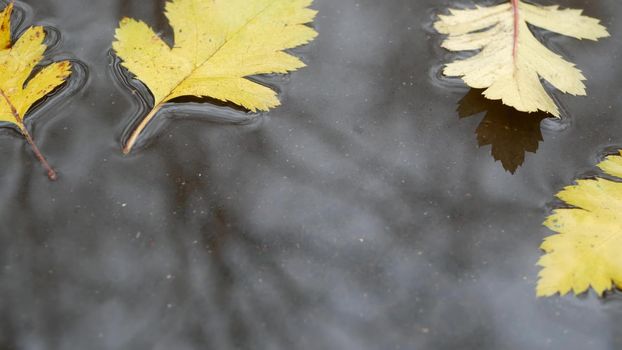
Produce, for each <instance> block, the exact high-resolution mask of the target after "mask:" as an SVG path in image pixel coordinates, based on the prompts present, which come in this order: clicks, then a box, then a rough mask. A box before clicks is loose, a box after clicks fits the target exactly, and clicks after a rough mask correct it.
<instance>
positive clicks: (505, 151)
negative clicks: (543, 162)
mask: <svg viewBox="0 0 622 350" xmlns="http://www.w3.org/2000/svg"><path fill="white" fill-rule="evenodd" d="M482 91H483V90H479V89H471V90H470V91H469V92H468V93H467V94H466V95H465V96H464V97H463V98H462V99H461V100H460V102H459V103H458V115H459V116H460V118H461V119H462V118H468V117H472V116H478V115H480V114H482V113H485V114H484V119H482V121H481V122H480V123H479V126H478V127H477V129H476V130H475V133H476V134H477V144H478V145H479V147H484V146H488V145H490V146H491V151H490V153H491V155H492V157H493V158H494V159H495V160H496V161H500V162H501V165H503V168H504V169H505V170H507V171H509V172H510V173H512V174H514V173H516V171H517V170H518V168H520V166H521V165H523V163H524V162H525V153H527V152H531V153H536V152H537V151H538V146H539V144H540V142H543V141H544V138H543V137H542V130H541V128H540V123H541V122H542V120H544V119H546V118H549V117H550V115H548V114H547V113H544V112H537V113H525V112H520V111H517V110H516V109H514V108H512V107H509V106H506V105H504V104H503V103H502V102H501V101H493V100H489V99H487V98H485V97H484V95H482Z"/></svg>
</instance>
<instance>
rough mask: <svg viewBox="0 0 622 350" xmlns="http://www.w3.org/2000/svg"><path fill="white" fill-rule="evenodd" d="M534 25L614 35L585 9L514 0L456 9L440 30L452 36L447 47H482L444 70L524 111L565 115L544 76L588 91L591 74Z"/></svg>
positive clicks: (563, 87) (580, 34) (564, 87)
mask: <svg viewBox="0 0 622 350" xmlns="http://www.w3.org/2000/svg"><path fill="white" fill-rule="evenodd" d="M528 25H532V26H534V27H538V28H542V29H546V30H549V31H551V32H555V33H559V34H563V35H566V36H570V37H573V38H577V39H590V40H598V39H599V38H603V37H607V36H609V34H608V32H607V29H606V28H605V27H604V26H602V25H600V24H599V21H598V20H597V19H594V18H591V17H587V16H584V15H582V11H581V10H576V9H560V8H559V7H558V6H547V7H542V6H536V5H531V4H527V3H524V2H521V1H519V0H512V1H511V3H510V2H509V1H508V2H506V3H503V4H500V5H495V6H490V7H481V6H477V7H476V8H474V9H464V10H458V9H451V10H450V14H449V15H441V16H439V19H438V21H437V22H436V23H435V24H434V27H435V28H436V30H438V31H439V32H440V33H442V34H448V35H449V37H448V38H447V39H446V40H445V41H444V42H443V44H442V46H443V47H444V48H446V49H448V50H450V51H471V50H478V51H479V52H478V53H477V54H475V55H474V56H472V57H470V58H467V59H463V60H457V61H455V62H453V63H450V64H448V65H447V66H446V67H445V69H444V71H443V73H444V74H445V75H446V76H450V77H461V78H462V80H464V82H465V83H466V84H467V85H468V86H470V87H472V88H476V89H486V90H485V91H484V92H483V94H484V96H486V98H489V99H491V100H502V102H503V103H504V104H506V105H508V106H512V107H514V108H516V109H517V110H519V111H523V112H536V111H538V110H541V111H544V112H548V113H551V114H553V115H555V116H557V117H559V114H560V113H559V108H558V107H557V105H556V104H555V102H554V101H553V99H552V98H551V97H550V96H549V95H548V93H547V92H546V90H545V89H544V87H543V85H542V83H541V82H540V78H542V79H544V80H546V81H547V82H549V83H550V84H551V85H552V86H554V87H555V88H557V89H558V90H560V91H562V92H564V93H568V94H571V95H585V94H586V92H585V85H584V84H583V81H584V80H585V76H584V75H583V74H582V73H581V71H580V70H579V69H577V68H576V67H575V65H574V64H573V63H570V62H568V61H566V60H564V59H563V58H562V57H561V56H559V55H557V54H555V53H553V52H552V51H550V50H549V49H547V48H546V47H545V46H544V45H542V43H540V42H539V41H538V40H537V39H536V38H535V37H534V35H533V33H532V32H531V30H530V29H529V26H528Z"/></svg>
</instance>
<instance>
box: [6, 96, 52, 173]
mask: <svg viewBox="0 0 622 350" xmlns="http://www.w3.org/2000/svg"><path fill="white" fill-rule="evenodd" d="M0 95H2V97H3V98H4V99H5V101H6V102H7V104H8V105H9V107H10V108H11V114H12V115H13V118H15V121H17V126H18V127H19V130H20V131H21V132H22V135H24V137H25V138H26V141H28V144H29V145H30V147H31V148H32V151H33V152H34V154H35V156H37V159H39V162H41V165H42V166H43V168H45V170H46V171H47V173H48V178H50V180H52V181H56V180H57V179H58V174H57V173H56V171H54V169H53V168H52V167H51V166H50V163H48V161H47V160H46V159H45V157H44V156H43V153H41V150H40V149H39V147H37V144H36V143H35V141H34V140H33V138H32V136H31V135H30V133H29V132H28V129H26V126H25V125H24V121H23V120H22V117H20V115H19V113H17V109H16V108H15V106H14V105H13V103H12V102H11V100H10V99H9V97H8V96H7V95H6V94H5V93H4V90H2V89H0Z"/></svg>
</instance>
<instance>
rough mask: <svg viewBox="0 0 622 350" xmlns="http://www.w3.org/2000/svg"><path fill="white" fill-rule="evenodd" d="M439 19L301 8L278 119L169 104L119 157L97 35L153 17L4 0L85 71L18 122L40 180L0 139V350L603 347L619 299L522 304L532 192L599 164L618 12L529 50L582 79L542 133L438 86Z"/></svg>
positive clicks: (395, 1)
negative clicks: (550, 52) (129, 20)
mask: <svg viewBox="0 0 622 350" xmlns="http://www.w3.org/2000/svg"><path fill="white" fill-rule="evenodd" d="M455 3H456V2H454V1H453V0H442V1H437V0H425V1H424V0H387V1H375V0H316V1H315V4H314V8H316V9H318V10H319V11H320V14H319V16H318V18H317V20H316V22H315V24H314V26H315V27H316V28H317V30H318V31H319V33H320V36H319V37H318V39H317V40H316V41H315V42H313V43H312V44H311V45H308V46H306V47H304V48H301V49H297V50H295V52H296V54H298V55H300V56H301V57H303V59H304V60H305V61H306V62H307V63H308V64H309V67H308V68H306V69H303V70H301V71H299V72H296V73H294V74H292V75H290V76H287V77H267V78H262V81H264V82H266V83H268V84H270V85H272V86H275V87H277V88H278V90H280V96H281V100H282V101H283V106H282V107H280V108H278V109H275V110H273V111H271V112H270V113H267V114H262V115H257V116H254V115H246V114H245V113H243V112H240V111H238V110H235V109H232V108H230V107H228V106H216V105H212V104H196V103H195V104H192V103H190V104H178V105H175V106H172V107H169V108H167V109H165V110H164V111H162V112H161V113H160V116H159V117H158V122H157V123H156V125H153V126H152V128H151V129H150V130H151V131H152V132H151V135H150V138H149V140H147V141H146V144H145V147H143V148H141V149H139V150H138V151H137V152H135V153H134V154H132V155H131V156H129V157H124V156H122V155H121V152H120V143H121V139H122V137H123V135H124V133H125V131H126V128H127V127H128V124H129V123H131V122H132V120H133V119H134V118H136V117H137V116H138V115H140V114H141V113H143V112H144V108H145V106H144V102H141V100H140V98H139V97H138V96H137V95H136V94H132V92H131V90H130V89H128V87H127V86H126V85H125V84H124V83H123V80H124V79H122V77H120V76H119V72H118V65H116V64H117V63H118V62H115V60H114V57H113V55H111V54H110V47H111V41H112V38H113V31H114V28H115V27H116V25H117V23H118V21H119V20H120V19H121V18H122V17H123V16H130V17H134V18H139V19H143V20H145V21H147V22H148V23H149V24H150V25H152V26H154V27H155V28H157V30H159V31H161V32H162V33H163V35H164V36H165V37H167V38H168V39H167V40H170V39H171V31H170V28H168V26H167V22H166V19H165V18H164V17H163V16H162V14H161V13H162V11H163V6H164V1H162V0H148V1H147V0H132V1H130V0H108V1H98V0H32V1H28V5H25V4H24V3H20V4H19V7H20V9H21V10H20V11H19V13H20V16H22V17H23V21H22V22H23V24H22V25H21V28H24V26H25V25H26V24H31V23H40V24H45V25H49V26H52V27H54V28H57V29H58V32H59V33H60V35H61V38H60V42H59V43H58V44H57V45H56V46H55V48H54V49H53V50H52V52H51V53H50V57H54V58H62V57H72V58H75V59H77V60H80V61H82V62H84V64H85V67H88V68H86V69H82V70H80V69H78V71H79V72H78V73H76V74H75V75H74V76H73V77H72V80H71V82H70V84H69V87H68V88H65V89H64V90H61V91H60V92H59V93H58V95H57V96H55V97H53V98H52V99H51V101H50V102H49V103H48V104H47V105H44V106H43V108H42V109H41V108H40V109H37V110H36V111H35V112H34V113H33V116H32V118H31V120H30V124H29V125H30V128H31V130H33V133H34V136H35V138H36V139H37V141H38V143H39V145H40V146H41V148H42V149H43V152H44V153H45V154H46V155H47V156H48V158H49V160H50V161H51V163H52V164H53V165H54V166H55V167H56V169H57V170H58V171H59V172H60V177H61V178H60V180H59V181H58V182H56V183H51V182H50V181H48V179H47V177H46V176H45V174H44V172H43V170H42V169H41V168H40V166H39V164H38V163H37V162H36V160H35V158H34V157H33V155H32V153H31V152H30V150H29V148H28V147H27V145H26V144H25V142H24V141H23V139H22V138H21V137H20V136H19V135H18V134H17V133H16V132H14V131H12V130H10V129H2V131H1V132H0V161H1V162H2V164H3V166H2V169H1V170H0V181H1V183H2V185H1V186H0V206H1V207H0V223H1V224H0V225H1V226H0V227H1V228H0V349H2V350H8V349H11V350H22V349H24V350H39V349H42V350H43V349H45V350H47V349H59V350H74V349H75V350H84V349H89V350H100V349H102V350H104V349H106V350H109V349H119V350H121V349H132V350H142V349H158V350H159V349H163V350H164V349H166V350H172V349H174V350H186V349H193V350H194V349H215V350H221V349H288V350H292V349H295V350H299V349H300V350H302V349H339V350H349V349H353V350H359V349H378V350H387V349H478V350H481V349H591V350H613V349H621V348H622V329H621V326H620V324H622V298H621V297H620V295H619V294H611V295H609V296H608V297H607V298H606V299H604V300H599V299H598V298H596V297H595V296H594V295H592V294H590V295H587V296H584V297H580V298H575V297H564V298H559V297H556V298H550V299H541V300H538V299H536V297H535V292H534V286H535V282H536V279H537V272H538V268H537V267H536V266H535V264H536V261H537V259H538V257H539V256H540V251H539V249H538V246H539V244H540V243H541V241H542V239H543V238H544V237H545V236H546V235H549V234H550V232H548V231H547V230H546V229H545V228H544V227H542V225H541V222H542V221H543V220H544V218H545V216H546V215H547V213H549V211H550V209H551V207H552V206H553V205H555V204H556V202H555V201H554V200H553V198H554V194H555V193H556V192H557V191H558V190H560V189H561V188H562V187H563V186H565V185H568V184H570V183H571V182H572V181H573V179H574V178H576V177H577V176H583V175H590V174H595V171H594V165H595V163H596V162H597V161H598V160H599V159H601V158H602V157H603V156H604V155H605V154H606V153H607V152H610V151H611V150H613V149H615V146H622V119H621V118H622V117H621V115H620V111H621V110H622V99H620V97H619V95H620V91H621V87H622V86H621V85H622V68H621V65H620V64H619V60H620V54H621V50H622V45H620V40H621V39H620V38H622V25H621V24H620V23H622V22H621V21H620V20H619V19H620V18H622V3H620V2H619V1H613V0H601V1H587V0H583V1H581V0H559V3H560V4H561V5H563V6H571V7H580V8H584V9H585V10H586V12H587V14H588V15H591V16H595V17H598V18H601V19H602V20H603V22H604V23H605V24H606V25H607V27H608V28H609V30H610V32H611V33H612V36H613V37H612V38H609V39H604V40H602V41H601V42H598V43H593V42H589V41H584V42H580V41H578V40H574V39H569V38H564V37H560V36H553V35H548V34H546V33H541V32H540V33H539V35H541V37H543V38H544V40H546V41H547V42H548V44H549V45H550V47H552V48H553V49H554V50H556V51H557V52H560V53H563V54H564V55H565V56H566V57H568V58H569V59H570V60H571V61H573V62H576V63H577V64H578V65H579V67H580V68H581V69H582V70H583V71H584V72H585V75H586V76H587V77H588V79H589V80H588V82H587V85H588V91H589V96H588V97H584V98H576V97H569V96H561V95H558V98H559V101H560V102H561V103H562V105H563V108H564V110H565V115H564V119H563V120H561V121H552V120H547V119H545V120H544V121H543V122H542V130H540V128H539V127H538V121H539V120H540V119H541V118H540V117H533V116H532V117H533V118H536V119H537V120H536V121H535V122H534V121H533V119H530V118H529V117H525V116H520V115H519V116H515V118H508V117H507V113H510V112H508V111H507V110H505V111H504V109H503V107H502V106H499V105H494V104H486V103H485V102H482V101H481V100H478V98H477V95H476V94H475V95H473V94H472V93H471V94H469V95H467V94H468V92H469V90H468V89H467V88H465V87H464V86H463V85H462V84H461V83H460V82H458V81H445V80H442V79H439V78H438V71H439V69H440V67H441V63H442V62H443V61H444V60H447V59H449V58H450V57H451V56H452V55H449V54H448V53H447V52H445V51H443V50H441V49H439V47H438V46H439V43H440V40H441V38H440V37H439V36H437V35H435V34H434V33H433V32H432V31H431V29H430V28H431V23H432V20H433V18H434V14H435V13H438V11H441V10H442V9H443V8H444V7H446V6H449V5H450V4H455ZM485 3H490V2H485ZM539 3H546V4H550V3H552V2H551V1H541V2H539ZM459 4H468V3H467V2H460V3H459ZM78 67H79V66H78ZM87 71H88V74H87V73H86V72H87ZM133 84H136V83H135V82H134V83H133ZM142 90H143V89H140V88H139V91H142ZM465 95H467V96H466V97H465ZM463 97H464V99H463ZM461 100H463V103H461V104H460V113H458V111H457V109H458V103H459V101H461ZM482 103H483V104H482ZM483 111H489V114H488V116H487V117H484V116H483V114H482V113H479V114H477V113H478V112H483ZM459 114H460V115H462V116H463V118H460V116H459ZM472 114H476V115H472ZM469 115H472V116H469ZM520 117H523V118H522V119H521V121H520V122H519V121H517V120H518V119H519V118H520ZM476 131H477V133H476ZM542 140H544V141H543V142H541V141H542ZM478 144H481V145H488V146H483V147H481V148H478ZM490 145H493V148H492V150H493V153H494V154H495V157H496V158H497V159H500V160H502V161H503V164H502V163H501V162H496V161H495V159H493V157H491V154H490V153H491V146H490ZM536 150H537V153H534V152H535V151H536ZM523 151H528V152H527V153H526V155H523V154H524V152H523ZM522 157H524V158H525V164H524V165H523V166H522V167H521V168H518V165H519V164H520V163H521V159H522ZM504 166H505V168H507V169H509V170H511V171H516V173H515V175H512V174H511V172H508V171H506V170H505V169H504ZM517 168H518V169H517Z"/></svg>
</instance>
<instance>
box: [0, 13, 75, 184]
mask: <svg viewBox="0 0 622 350" xmlns="http://www.w3.org/2000/svg"><path fill="white" fill-rule="evenodd" d="M12 11H13V3H10V4H9V5H8V6H7V7H6V8H5V9H4V10H3V12H2V13H1V14H0V122H8V123H11V124H14V125H16V126H17V127H18V128H19V130H20V131H21V132H22V134H23V135H24V137H25V138H26V140H27V141H28V142H29V143H30V145H31V146H32V147H33V150H34V152H35V154H36V155H37V157H38V158H39V160H40V161H41V162H42V164H43V166H44V167H45V168H46V170H47V171H48V176H49V177H50V178H51V179H55V178H56V173H55V172H54V170H52V168H51V167H50V166H49V164H48V163H47V161H46V160H45V158H43V156H42V155H41V152H40V151H39V149H38V148H37V146H36V145H35V143H34V141H33V140H32V137H31V136H30V134H29V132H28V130H27V129H26V126H25V125H24V118H25V117H26V114H27V113H28V111H29V110H30V108H31V107H32V106H33V105H34V104H35V103H36V102H37V101H39V100H41V99H42V98H43V97H45V96H47V95H48V94H49V93H51V92H52V91H53V90H54V89H56V88H57V87H58V86H60V85H61V84H63V83H64V82H65V80H66V79H67V78H68V77H69V75H70V74H71V63H70V62H69V61H62V62H54V63H52V64H50V65H48V66H46V67H43V68H42V69H41V70H39V71H38V72H36V73H34V71H35V68H36V67H37V65H38V64H39V63H40V62H41V60H42V59H43V57H44V56H43V55H44V53H45V50H46V49H47V46H46V45H45V44H44V40H45V31H44V30H43V27H40V26H34V27H30V28H29V29H28V30H26V32H24V34H22V36H21V37H20V38H19V39H18V40H17V41H16V42H15V43H14V44H12V43H11V25H10V22H11V21H10V18H11V14H12Z"/></svg>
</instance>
